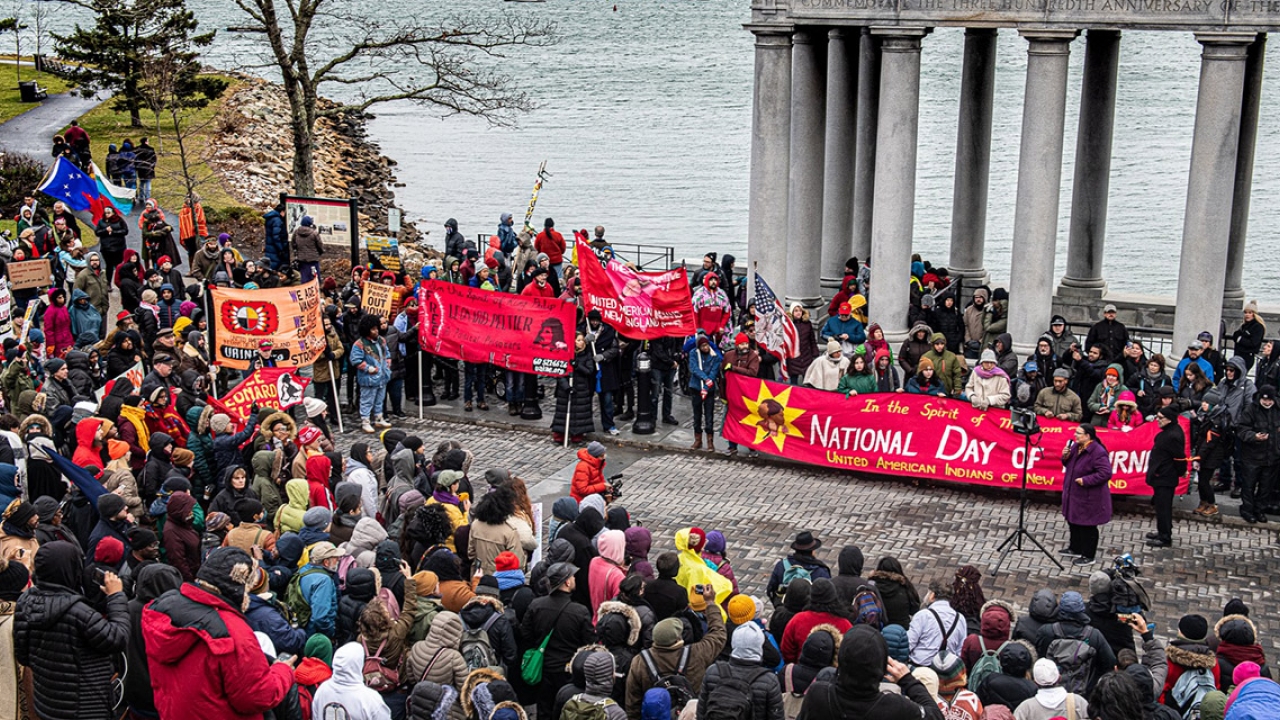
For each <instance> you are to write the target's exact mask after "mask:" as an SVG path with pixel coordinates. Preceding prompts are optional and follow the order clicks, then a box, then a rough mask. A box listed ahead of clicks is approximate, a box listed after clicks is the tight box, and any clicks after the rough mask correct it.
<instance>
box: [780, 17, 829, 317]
mask: <svg viewBox="0 0 1280 720" xmlns="http://www.w3.org/2000/svg"><path fill="white" fill-rule="evenodd" d="M825 40H826V33H825V32H821V31H819V30H815V29H809V30H802V29H797V30H796V32H795V34H794V35H792V36H791V173H790V176H791V179H790V186H791V187H790V191H789V194H788V197H789V200H788V202H787V207H788V209H787V234H786V236H785V237H783V238H779V239H778V240H779V241H780V243H779V244H781V245H782V246H783V248H784V252H786V253H787V290H786V296H785V297H786V303H787V305H790V304H791V303H793V302H798V303H800V304H801V305H804V306H805V307H810V308H812V307H817V306H818V305H820V304H821V303H822V293H821V288H820V284H819V283H820V280H821V272H822V270H821V268H822V165H823V155H824V153H823V145H824V137H823V136H824V133H825V131H824V126H825V125H826V94H827V93H826V79H825V73H824V70H825V68H824V66H825V65H826V42H825ZM766 279H767V278H766Z"/></svg>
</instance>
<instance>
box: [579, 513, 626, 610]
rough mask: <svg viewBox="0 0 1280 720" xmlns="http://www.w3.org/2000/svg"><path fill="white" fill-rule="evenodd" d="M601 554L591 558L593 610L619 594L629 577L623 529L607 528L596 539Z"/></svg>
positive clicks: (589, 571)
mask: <svg viewBox="0 0 1280 720" xmlns="http://www.w3.org/2000/svg"><path fill="white" fill-rule="evenodd" d="M596 547H597V550H598V551H599V553H600V554H599V555H597V556H596V557H593V558H591V564H590V565H589V566H588V577H589V578H590V582H589V583H588V585H589V586H590V590H591V612H592V614H593V615H594V614H595V612H596V610H598V609H600V606H601V605H603V604H604V602H605V601H606V600H612V599H613V598H614V597H616V596H617V595H618V586H619V585H621V584H622V581H623V580H624V579H626V577H627V565H626V536H625V535H624V534H623V532H622V531H621V530H606V531H605V532H603V533H601V534H600V536H599V537H598V538H597V539H596Z"/></svg>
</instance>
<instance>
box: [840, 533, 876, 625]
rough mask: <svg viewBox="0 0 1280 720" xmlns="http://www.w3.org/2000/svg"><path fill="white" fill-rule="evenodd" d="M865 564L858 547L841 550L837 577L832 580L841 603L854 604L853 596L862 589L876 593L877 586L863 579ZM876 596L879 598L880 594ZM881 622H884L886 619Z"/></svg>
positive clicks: (849, 546)
mask: <svg viewBox="0 0 1280 720" xmlns="http://www.w3.org/2000/svg"><path fill="white" fill-rule="evenodd" d="M865 564H866V560H865V559H863V557H862V550H861V549H860V548H859V547H858V546H857V545H848V546H846V547H843V548H841V549H840V557H839V559H838V560H837V563H836V576H835V577H833V578H831V583H832V584H833V585H835V586H836V594H838V595H839V596H840V602H842V603H844V604H845V605H850V604H852V603H853V596H855V595H857V594H858V590H859V589H861V588H864V587H865V588H869V589H870V590H871V591H872V592H875V585H874V584H872V582H871V581H870V580H868V579H866V578H864V577H862V568H863V566H864V565H865ZM876 595H877V597H878V596H879V593H876ZM881 607H883V603H882V604H881ZM880 620H881V622H884V621H885V620H886V618H881V619H880Z"/></svg>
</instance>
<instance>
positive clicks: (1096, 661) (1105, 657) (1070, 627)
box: [1036, 620, 1213, 696]
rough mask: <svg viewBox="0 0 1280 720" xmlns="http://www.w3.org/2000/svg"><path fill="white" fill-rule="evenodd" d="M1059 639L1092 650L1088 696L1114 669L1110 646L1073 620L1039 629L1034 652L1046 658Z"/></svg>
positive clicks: (1091, 629)
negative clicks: (1066, 639)
mask: <svg viewBox="0 0 1280 720" xmlns="http://www.w3.org/2000/svg"><path fill="white" fill-rule="evenodd" d="M1059 638H1071V639H1076V640H1083V641H1085V642H1086V643H1087V644H1088V645H1089V646H1090V647H1092V648H1094V650H1095V652H1094V655H1093V668H1092V670H1091V671H1090V673H1089V677H1088V684H1087V685H1086V687H1085V690H1086V692H1084V693H1083V694H1084V695H1086V696H1088V695H1089V694H1091V693H1092V692H1093V686H1094V685H1095V684H1097V682H1098V679H1099V678H1101V677H1102V676H1103V675H1106V674H1107V673H1108V672H1111V670H1113V669H1114V668H1115V666H1116V655H1115V653H1114V652H1112V651H1111V645H1110V644H1108V643H1107V639H1106V638H1105V637H1103V635H1102V632H1101V631H1100V630H1098V629H1097V628H1095V627H1093V626H1091V625H1087V624H1085V623H1084V622H1078V621H1075V620H1059V621H1058V622H1056V623H1053V624H1051V625H1045V626H1044V627H1041V628H1040V637H1039V639H1037V640H1036V652H1037V653H1039V654H1040V657H1048V655H1049V646H1050V645H1051V644H1052V643H1053V641H1054V640H1056V639H1059ZM1209 656H1210V659H1211V660H1212V657H1213V653H1209ZM1170 687H1172V686H1170Z"/></svg>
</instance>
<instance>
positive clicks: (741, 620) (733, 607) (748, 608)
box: [729, 593, 756, 625]
mask: <svg viewBox="0 0 1280 720" xmlns="http://www.w3.org/2000/svg"><path fill="white" fill-rule="evenodd" d="M755 616H756V603H755V601H754V600H752V599H751V598H750V597H749V596H747V595H743V594H741V593H739V594H737V595H734V596H733V597H731V598H729V620H730V622H732V623H733V624H734V625H746V624H747V623H749V622H751V621H752V620H753V619H755Z"/></svg>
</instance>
